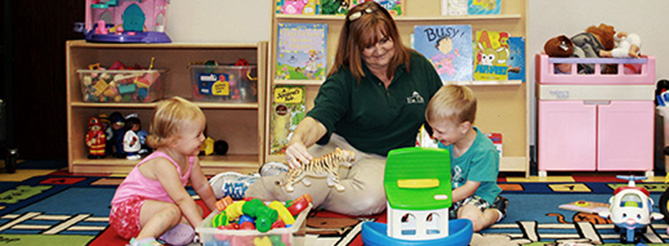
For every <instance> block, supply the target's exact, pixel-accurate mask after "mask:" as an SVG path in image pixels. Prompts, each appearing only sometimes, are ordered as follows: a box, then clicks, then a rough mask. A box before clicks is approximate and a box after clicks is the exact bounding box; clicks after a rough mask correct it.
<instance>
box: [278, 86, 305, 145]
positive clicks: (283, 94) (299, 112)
mask: <svg viewBox="0 0 669 246" xmlns="http://www.w3.org/2000/svg"><path fill="white" fill-rule="evenodd" d="M304 92H305V86H303V85H302V86H292V85H287V86H275V87H274V93H273V97H272V109H271V110H272V112H271V120H270V124H271V131H272V132H271V134H270V143H271V146H270V154H272V155H276V154H285V152H286V147H287V146H286V145H287V144H288V141H290V137H291V136H292V134H293V131H295V128H296V127H297V124H299V123H300V121H302V119H304V116H305V115H306V111H307V110H306V105H305V93H304Z"/></svg>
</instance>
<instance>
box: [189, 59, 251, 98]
mask: <svg viewBox="0 0 669 246" xmlns="http://www.w3.org/2000/svg"><path fill="white" fill-rule="evenodd" d="M189 68H190V73H191V81H192V82H193V100H194V101H205V102H226V103H251V102H257V101H258V77H257V74H258V69H257V67H256V66H255V65H250V66H219V65H190V67H189Z"/></svg>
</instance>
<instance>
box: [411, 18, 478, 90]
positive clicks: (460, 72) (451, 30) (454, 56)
mask: <svg viewBox="0 0 669 246" xmlns="http://www.w3.org/2000/svg"><path fill="white" fill-rule="evenodd" d="M413 35H414V37H413V39H414V40H413V43H414V46H413V47H414V49H415V50H416V51H418V52H420V53H421V54H423V55H424V56H425V58H427V59H428V60H430V61H432V65H434V68H435V69H436V70H437V73H439V76H440V77H441V81H442V82H443V83H444V84H445V83H446V82H447V81H471V80H472V70H473V57H472V56H473V51H472V27H471V26H470V25H428V26H415V27H414V34H413Z"/></svg>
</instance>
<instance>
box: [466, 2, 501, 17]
mask: <svg viewBox="0 0 669 246" xmlns="http://www.w3.org/2000/svg"><path fill="white" fill-rule="evenodd" d="M501 12H502V0H469V1H468V3H467V14H470V15H498V14H500V13H501Z"/></svg>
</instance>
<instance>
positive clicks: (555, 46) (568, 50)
mask: <svg viewBox="0 0 669 246" xmlns="http://www.w3.org/2000/svg"><path fill="white" fill-rule="evenodd" d="M544 52H545V53H546V54H547V55H548V56H550V57H571V56H572V55H574V43H572V42H571V39H569V38H568V37H567V36H565V35H560V36H557V37H554V38H551V39H549V40H548V41H546V43H545V44H544Z"/></svg>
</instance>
